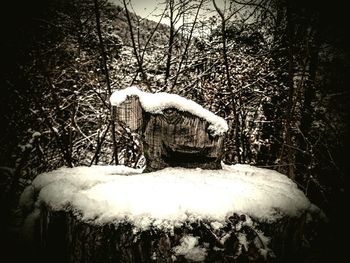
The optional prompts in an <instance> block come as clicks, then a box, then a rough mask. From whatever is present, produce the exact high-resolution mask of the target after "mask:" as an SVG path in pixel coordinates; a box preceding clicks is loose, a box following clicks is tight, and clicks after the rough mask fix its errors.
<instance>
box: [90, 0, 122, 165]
mask: <svg viewBox="0 0 350 263" xmlns="http://www.w3.org/2000/svg"><path fill="white" fill-rule="evenodd" d="M94 6H95V16H96V29H97V35H98V40H99V45H100V52H101V56H102V64H103V68H104V72H105V76H106V84H107V91H108V96H111V95H112V88H111V83H110V78H109V71H108V66H107V55H106V51H105V48H104V44H103V38H102V33H101V21H100V9H99V5H98V2H97V0H94ZM110 110H111V112H112V113H113V109H112V106H110ZM112 115H113V114H111V133H112V141H113V158H114V161H115V164H118V147H117V140H116V136H115V119H114V116H112Z"/></svg>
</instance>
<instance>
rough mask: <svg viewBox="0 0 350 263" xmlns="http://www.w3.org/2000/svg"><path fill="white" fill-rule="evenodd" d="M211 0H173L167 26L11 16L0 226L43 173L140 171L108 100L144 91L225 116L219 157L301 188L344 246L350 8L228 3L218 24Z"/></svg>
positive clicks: (37, 4)
mask: <svg viewBox="0 0 350 263" xmlns="http://www.w3.org/2000/svg"><path fill="white" fill-rule="evenodd" d="M212 3H213V1H207V0H197V1H187V0H169V1H165V2H164V3H160V5H159V10H163V11H162V12H160V14H159V21H160V22H155V21H151V20H147V19H145V18H141V17H138V16H137V15H135V14H134V12H133V9H132V5H130V3H128V1H120V6H115V5H113V4H111V3H109V2H107V1H99V0H98V1H94V0H70V1H68V0H51V1H43V0H42V1H41V0H34V1H30V2H29V1H25V2H23V3H21V2H16V3H11V4H8V5H7V6H6V8H4V9H2V12H5V13H6V14H7V15H6V16H5V15H3V16H1V23H0V24H1V32H2V40H1V47H0V50H1V52H2V56H1V63H2V64H3V65H2V67H1V68H2V69H1V75H2V76H1V96H0V100H1V101H0V107H1V116H0V118H1V135H0V166H1V182H0V183H1V185H0V186H1V192H2V193H1V207H2V208H3V211H4V214H3V216H2V218H1V220H2V222H1V225H2V226H8V225H16V224H17V223H18V222H17V221H16V220H14V218H16V209H14V207H16V203H17V201H18V196H19V194H20V193H21V191H22V190H23V189H24V187H25V186H27V185H28V184H30V182H31V181H32V180H33V179H34V178H35V177H36V176H37V175H38V174H39V173H42V172H45V171H50V170H53V169H55V168H58V167H60V166H63V165H65V166H68V167H73V166H78V165H92V164H124V165H127V166H131V167H142V166H143V165H144V162H145V160H144V157H143V154H142V151H141V148H140V146H139V145H140V144H139V142H138V139H137V138H136V137H135V136H134V134H132V133H130V132H129V131H128V130H127V129H124V130H116V129H115V116H113V112H112V110H111V106H110V104H109V96H110V95H111V93H112V91H113V90H117V89H123V88H125V87H128V86H130V85H138V86H140V87H142V88H143V90H145V91H149V92H161V91H165V92H171V93H176V94H179V95H181V96H184V97H186V98H189V99H192V100H194V101H196V102H197V103H199V104H201V105H202V106H203V107H205V108H206V109H208V110H210V111H212V112H214V113H215V114H217V115H219V116H221V117H223V118H225V119H226V120H227V121H228V123H229V126H230V130H229V133H228V135H227V138H226V141H225V155H224V158H223V161H224V162H225V163H227V164H234V163H246V164H252V165H256V166H259V167H265V168H270V169H275V170H277V171H279V172H282V173H284V174H286V175H287V176H288V177H290V178H291V179H293V180H294V181H295V182H296V183H297V184H298V186H299V187H300V188H301V189H302V190H303V191H304V193H305V194H306V195H307V196H308V197H309V199H310V200H311V201H312V202H314V203H315V204H316V205H318V206H319V207H320V208H322V209H323V210H324V211H325V213H326V214H327V215H328V217H329V218H330V222H331V223H330V224H329V225H328V228H327V231H326V232H327V237H328V238H329V239H328V241H326V243H327V245H331V244H333V243H334V242H335V243H336V244H337V245H339V238H340V237H342V236H344V235H345V234H343V233H342V232H343V227H344V226H345V218H346V217H345V216H344V210H345V207H346V206H345V204H346V201H345V193H346V186H345V178H346V171H347V159H348V158H347V154H346V153H347V149H348V146H349V136H348V135H349V127H348V118H349V111H348V104H349V101H350V100H349V99H350V94H349V77H348V74H349V73H350V71H349V66H350V60H349V48H348V47H349V46H350V43H349V40H348V39H347V36H348V28H347V27H348V26H347V25H348V23H347V11H346V8H345V5H343V3H342V2H341V1H333V2H332V3H329V2H326V3H323V1H322V2H319V1H299V0H296V1H288V0H249V1H244V0H232V1H227V4H226V8H225V9H224V8H222V7H219V6H217V8H215V7H214V9H213V10H212V11H211V13H210V15H208V10H207V8H208V5H209V4H212ZM203 13H205V14H206V15H205V17H204V16H203ZM165 18H167V20H168V21H169V23H168V24H167V25H165V24H162V21H163V20H161V19H165ZM2 228H4V229H5V227H2ZM6 229H7V227H6ZM2 231H5V232H6V230H2ZM6 233H7V232H6ZM340 245H341V244H340ZM337 250H338V251H340V250H342V248H341V246H339V247H338V248H337Z"/></svg>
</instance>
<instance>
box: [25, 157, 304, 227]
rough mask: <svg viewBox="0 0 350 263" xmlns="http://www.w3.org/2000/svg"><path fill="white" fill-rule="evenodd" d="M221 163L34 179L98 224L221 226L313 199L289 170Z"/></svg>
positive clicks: (274, 214)
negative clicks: (231, 218) (219, 165)
mask: <svg viewBox="0 0 350 263" xmlns="http://www.w3.org/2000/svg"><path fill="white" fill-rule="evenodd" d="M222 165H223V169H222V170H202V169H199V168H197V169H185V168H166V169H163V170H160V171H156V172H152V173H145V174H141V172H142V170H141V169H138V170H136V169H132V168H128V167H125V166H92V167H75V168H65V167H63V168H60V169H57V170H54V171H51V172H48V173H43V174H40V175H39V176H37V177H36V179H35V180H34V181H33V183H32V185H33V186H34V189H35V192H36V194H37V195H38V201H39V202H44V203H46V204H47V205H49V206H51V207H52V209H54V210H65V209H74V211H75V212H78V213H77V214H79V215H81V217H82V218H81V219H82V220H89V221H91V222H92V223H96V224H103V223H106V222H115V223H118V222H120V221H124V220H128V221H129V222H131V223H133V224H134V225H135V228H137V229H140V230H144V229H147V228H149V227H150V226H154V227H158V228H166V229H172V228H173V227H174V226H179V225H181V224H182V223H183V222H185V221H189V222H193V221H195V220H201V219H203V220H210V221H211V222H215V225H216V226H217V227H219V226H220V224H225V220H226V219H227V218H228V217H229V216H231V215H232V214H233V213H234V212H235V213H238V214H246V215H247V216H251V217H255V218H258V219H259V220H263V221H274V220H276V219H278V218H280V217H281V216H282V215H283V214H285V215H288V216H298V215H299V214H300V213H302V212H305V210H307V209H308V208H309V207H310V205H311V204H310V202H309V200H308V199H307V198H306V197H305V195H304V194H303V193H302V192H301V191H300V190H299V189H298V188H297V186H296V184H295V183H294V182H292V181H291V180H290V179H288V178H287V177H286V176H285V175H282V174H280V173H278V172H275V171H272V170H268V169H262V168H256V167H253V166H249V165H232V166H228V165H224V164H222ZM27 193H28V192H26V193H25V195H27V196H31V195H29V194H27ZM23 199H25V198H24V197H23V198H22V202H23V203H24V204H25V203H26V201H25V200H23Z"/></svg>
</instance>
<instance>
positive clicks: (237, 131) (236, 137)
mask: <svg viewBox="0 0 350 263" xmlns="http://www.w3.org/2000/svg"><path fill="white" fill-rule="evenodd" d="M213 4H214V7H215V10H216V11H217V12H218V14H219V16H220V18H221V34H222V55H223V58H224V65H225V73H226V80H227V86H228V89H229V91H230V92H232V110H233V115H234V118H235V119H234V123H233V125H235V134H234V141H235V147H236V155H237V159H238V162H239V163H240V162H241V161H242V158H241V154H240V145H241V143H240V139H239V136H240V122H239V115H238V111H237V107H236V99H235V97H236V94H235V92H233V89H232V83H231V73H230V64H229V59H228V55H227V43H226V41H227V35H226V18H225V15H224V13H223V12H222V11H221V10H220V8H219V7H218V6H217V5H216V2H215V0H213Z"/></svg>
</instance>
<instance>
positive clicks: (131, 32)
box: [123, 0, 149, 86]
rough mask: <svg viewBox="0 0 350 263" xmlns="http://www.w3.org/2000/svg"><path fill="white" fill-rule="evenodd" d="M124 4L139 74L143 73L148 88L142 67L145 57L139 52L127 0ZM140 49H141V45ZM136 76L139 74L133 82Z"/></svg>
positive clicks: (124, 0)
mask: <svg viewBox="0 0 350 263" xmlns="http://www.w3.org/2000/svg"><path fill="white" fill-rule="evenodd" d="M123 4H124V8H125V14H126V19H127V21H128V26H129V30H130V38H131V43H132V47H133V50H134V55H135V58H136V61H137V67H138V72H140V73H141V76H142V79H143V81H144V82H145V84H146V85H147V86H149V84H148V82H147V76H146V74H145V71H144V70H143V65H142V64H143V56H140V54H139V51H138V50H137V45H136V41H135V36H134V30H133V26H132V21H131V17H130V13H129V9H128V6H127V4H126V0H123ZM139 47H140V45H139ZM136 76H137V73H136V75H135V78H134V79H133V82H134V81H135V79H136Z"/></svg>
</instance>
